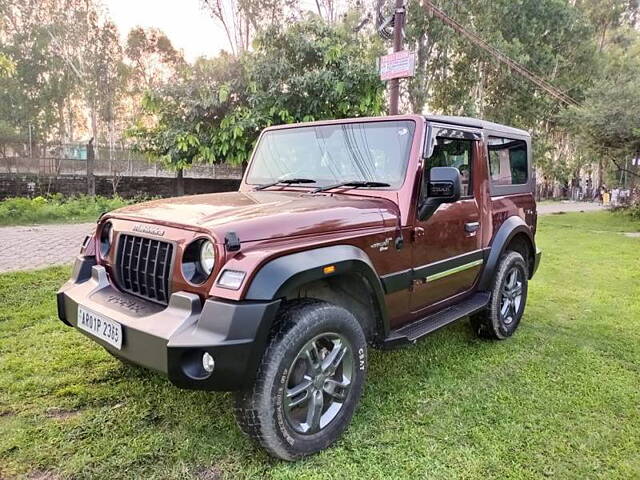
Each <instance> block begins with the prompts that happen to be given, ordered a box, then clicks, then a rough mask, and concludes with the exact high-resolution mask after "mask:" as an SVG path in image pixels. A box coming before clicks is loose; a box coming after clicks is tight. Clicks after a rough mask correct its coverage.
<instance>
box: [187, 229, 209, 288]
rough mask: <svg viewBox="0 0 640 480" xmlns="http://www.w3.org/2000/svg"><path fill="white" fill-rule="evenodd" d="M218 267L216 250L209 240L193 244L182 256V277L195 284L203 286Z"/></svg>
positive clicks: (205, 239) (200, 239)
mask: <svg viewBox="0 0 640 480" xmlns="http://www.w3.org/2000/svg"><path fill="white" fill-rule="evenodd" d="M215 266H216V249H215V246H214V245H213V242H212V241H211V240H209V239H207V238H199V239H197V240H194V241H193V242H191V243H190V244H189V245H187V247H186V248H185V249H184V253H183V254H182V275H183V276H184V278H185V279H186V280H187V281H189V282H191V283H194V284H202V283H204V282H206V281H207V279H208V278H209V277H210V276H211V272H213V270H214V268H215Z"/></svg>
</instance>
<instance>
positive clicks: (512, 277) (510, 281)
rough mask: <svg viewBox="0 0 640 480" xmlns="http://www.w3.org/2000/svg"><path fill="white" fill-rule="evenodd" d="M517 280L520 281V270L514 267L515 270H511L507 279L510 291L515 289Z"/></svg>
mask: <svg viewBox="0 0 640 480" xmlns="http://www.w3.org/2000/svg"><path fill="white" fill-rule="evenodd" d="M517 281H518V271H517V270H516V269H515V268H514V269H513V270H511V273H510V274H509V278H508V279H507V287H508V288H509V291H512V290H513V287H515V285H516V282H517Z"/></svg>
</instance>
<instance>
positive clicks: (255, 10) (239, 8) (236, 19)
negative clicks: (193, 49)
mask: <svg viewBox="0 0 640 480" xmlns="http://www.w3.org/2000/svg"><path fill="white" fill-rule="evenodd" d="M296 4H297V2H296V0H201V5H202V8H203V10H205V11H206V12H208V13H209V15H211V17H212V18H213V19H214V20H216V22H218V23H219V24H220V25H222V28H223V29H224V31H225V34H226V35H227V40H228V42H229V48H230V49H231V54H232V55H240V54H242V53H244V52H246V51H248V50H249V47H250V46H251V42H252V41H253V39H254V37H255V35H256V33H257V32H259V31H260V30H261V29H263V28H265V27H267V26H271V25H276V24H277V23H283V22H284V21H285V19H287V17H290V16H292V15H293V14H294V13H295V10H296V9H295V6H296Z"/></svg>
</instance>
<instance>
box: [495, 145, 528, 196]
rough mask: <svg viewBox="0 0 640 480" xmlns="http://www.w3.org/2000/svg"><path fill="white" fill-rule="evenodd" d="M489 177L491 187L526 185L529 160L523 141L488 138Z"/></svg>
mask: <svg viewBox="0 0 640 480" xmlns="http://www.w3.org/2000/svg"><path fill="white" fill-rule="evenodd" d="M488 147H489V175H490V176H491V183H492V184H493V185H522V184H524V183H527V180H528V172H529V160H528V158H527V143H526V142H525V141H524V140H513V139H510V138H500V137H489V144H488Z"/></svg>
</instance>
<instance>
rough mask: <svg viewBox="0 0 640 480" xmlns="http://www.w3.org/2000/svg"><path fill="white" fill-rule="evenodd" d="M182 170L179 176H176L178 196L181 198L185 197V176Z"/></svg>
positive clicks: (179, 171)
mask: <svg viewBox="0 0 640 480" xmlns="http://www.w3.org/2000/svg"><path fill="white" fill-rule="evenodd" d="M183 173H184V172H183V171H182V169H179V170H178V174H177V175H176V195H177V196H178V197H181V196H183V195H184V176H183Z"/></svg>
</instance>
